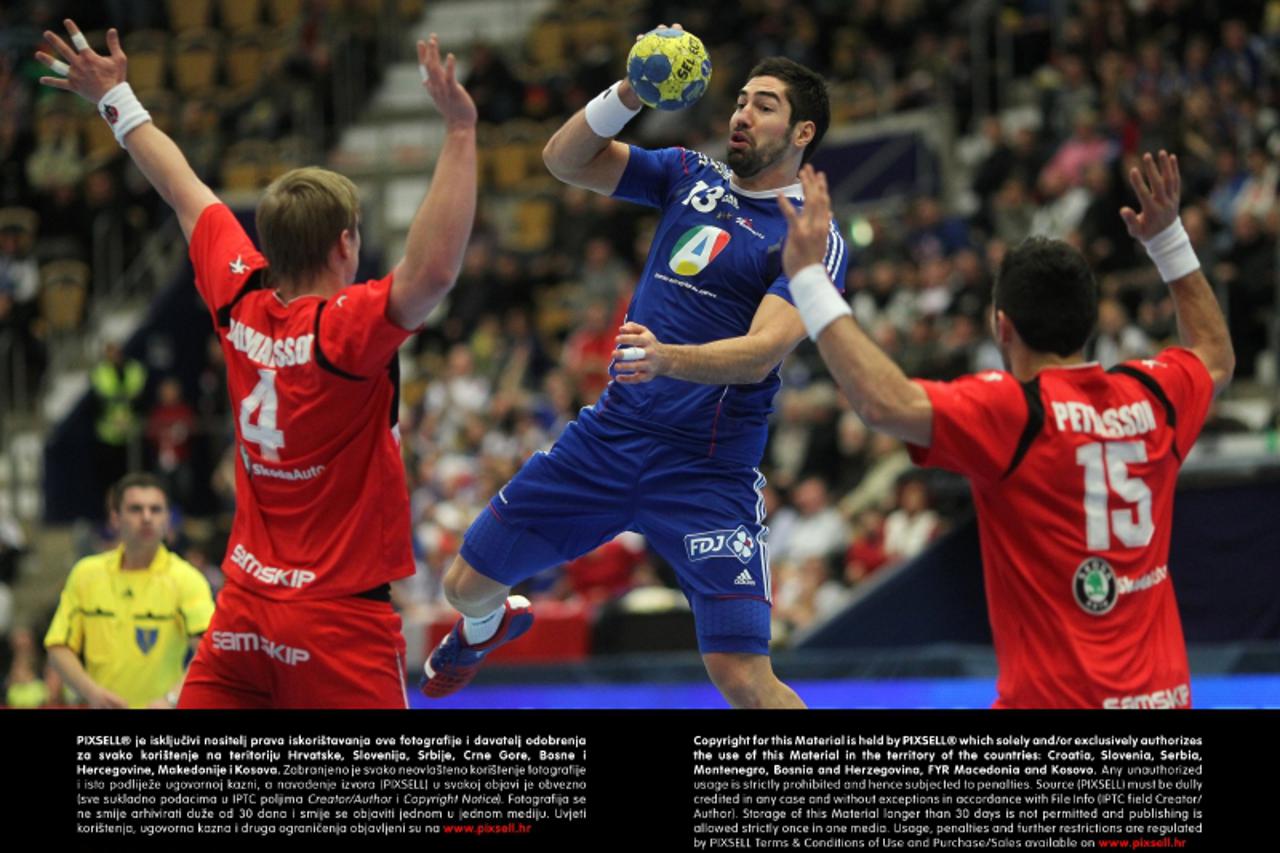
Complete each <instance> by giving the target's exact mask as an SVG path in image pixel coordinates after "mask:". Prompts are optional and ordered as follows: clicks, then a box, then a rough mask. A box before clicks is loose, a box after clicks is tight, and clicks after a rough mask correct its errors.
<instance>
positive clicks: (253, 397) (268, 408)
mask: <svg viewBox="0 0 1280 853" xmlns="http://www.w3.org/2000/svg"><path fill="white" fill-rule="evenodd" d="M278 407H279V399H278V398H277V397H276V372H275V371H274V370H266V369H259V370H258V384H257V385H255V386H253V390H252V391H251V392H249V396H247V397H245V398H244V399H243V400H241V401H240V439H241V440H242V441H244V442H246V443H250V444H256V445H258V452H259V453H260V454H261V455H262V458H263V459H266V460H267V461H268V462H279V461H280V448H282V447H284V430H282V429H279V428H278V426H277V418H278V417H279V412H278ZM254 415H257V416H258V420H257V423H254V420H253V416H254Z"/></svg>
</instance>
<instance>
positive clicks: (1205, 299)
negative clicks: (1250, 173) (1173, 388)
mask: <svg viewBox="0 0 1280 853" xmlns="http://www.w3.org/2000/svg"><path fill="white" fill-rule="evenodd" d="M1129 183H1130V184H1132V186H1133V190H1134V192H1136V193H1137V194H1138V200H1139V202H1140V203H1141V206H1142V211H1141V212H1140V213H1135V212H1134V210H1133V208H1131V207H1124V208H1121V209H1120V218H1122V219H1123V220H1124V224H1125V225H1126V226H1127V227H1128V229H1129V235H1130V236H1131V237H1133V238H1134V239H1136V240H1139V241H1140V242H1141V243H1142V245H1143V246H1144V247H1145V248H1146V250H1147V254H1149V255H1150V256H1151V259H1152V260H1153V261H1154V262H1155V264H1156V267H1157V268H1158V269H1159V270H1160V277H1161V278H1163V279H1164V281H1165V283H1166V284H1168V285H1169V293H1170V294H1171V295H1172V296H1173V309H1174V312H1175V313H1176V314H1177V317H1178V338H1179V340H1181V342H1182V344H1183V345H1184V346H1185V347H1186V348H1187V349H1189V350H1191V351H1192V352H1194V353H1195V354H1196V355H1197V356H1198V357H1199V358H1200V360H1201V361H1202V362H1204V366H1205V367H1206V368H1207V369H1208V371H1209V376H1210V377H1212V379H1213V390H1214V393H1215V394H1220V393H1222V391H1223V390H1224V389H1225V388H1226V387H1227V385H1228V384H1230V382H1231V374H1232V373H1234V372H1235V366H1236V355H1235V350H1234V348H1233V347H1232V345H1231V334H1230V332H1229V331H1228V330H1227V321H1226V319H1225V318H1224V317H1223V316H1222V307H1221V306H1219V305H1218V299H1217V297H1216V296H1214V294H1213V288H1212V287H1210V286H1209V282H1208V280H1207V279H1206V278H1205V277H1204V273H1203V272H1202V271H1201V269H1200V262H1199V260H1197V258H1196V256H1195V252H1194V251H1193V250H1192V248H1191V240H1190V239H1189V238H1188V237H1187V232H1186V231H1185V230H1184V229H1183V227H1182V220H1181V219H1180V218H1179V216H1178V209H1179V208H1178V200H1179V196H1180V195H1181V193H1182V175H1181V174H1180V173H1179V171H1178V158H1177V157H1176V156H1174V155H1171V154H1169V153H1167V152H1165V151H1161V152H1160V154H1159V161H1158V162H1157V159H1156V158H1154V157H1152V156H1151V155H1150V154H1146V155H1144V156H1143V158H1142V170H1141V171H1139V170H1138V169H1137V168H1136V167H1135V168H1133V169H1130V170H1129Z"/></svg>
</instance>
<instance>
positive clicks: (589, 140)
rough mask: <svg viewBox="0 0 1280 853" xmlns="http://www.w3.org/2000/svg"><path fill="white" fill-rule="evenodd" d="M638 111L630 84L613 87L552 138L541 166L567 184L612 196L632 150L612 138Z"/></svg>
mask: <svg viewBox="0 0 1280 853" xmlns="http://www.w3.org/2000/svg"><path fill="white" fill-rule="evenodd" d="M640 107H641V103H640V98H638V97H637V96H636V93H635V91H633V90H632V88H631V84H630V83H628V82H627V81H626V80H620V81H619V82H617V83H614V84H613V85H612V86H610V87H609V88H608V89H605V90H604V91H603V92H601V93H600V94H599V95H596V96H595V98H594V99H592V101H591V103H589V104H587V106H586V107H584V108H583V109H581V110H578V112H576V113H575V114H574V115H573V117H572V118H570V119H569V120H568V121H567V122H565V123H564V125H563V126H562V127H561V128H560V129H559V130H557V131H556V132H555V133H554V134H553V135H552V137H551V139H549V140H548V141H547V144H546V147H544V148H543V149H542V162H544V163H546V164H547V170H548V171H550V172H551V174H552V175H555V176H556V178H557V179H559V180H561V181H563V182H564V183H566V184H572V185H573V186H575V187H582V188H584V189H588V190H592V191H594V192H598V193H601V194H602V195H612V194H613V191H614V190H616V189H617V188H618V182H619V181H621V180H622V173H623V172H624V171H625V170H626V168H627V160H628V159H630V157H631V148H630V147H629V146H627V145H625V144H623V143H621V142H616V141H614V139H613V137H615V136H617V135H618V134H619V133H620V132H621V131H622V127H623V125H625V124H626V122H627V120H629V119H630V118H631V116H634V115H635V114H636V113H637V112H638V111H639V110H640ZM588 114H590V118H588ZM606 134H607V135H606Z"/></svg>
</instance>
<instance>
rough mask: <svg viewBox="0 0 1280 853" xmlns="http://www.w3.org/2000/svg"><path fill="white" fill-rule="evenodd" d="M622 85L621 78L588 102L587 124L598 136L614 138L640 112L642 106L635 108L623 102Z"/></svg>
mask: <svg viewBox="0 0 1280 853" xmlns="http://www.w3.org/2000/svg"><path fill="white" fill-rule="evenodd" d="M620 85H622V81H621V80H619V81H618V82H617V83H614V84H613V85H612V86H610V87H609V88H608V89H605V90H604V91H603V92H601V93H600V94H598V95H596V96H595V97H594V98H592V99H591V102H590V103H588V104H587V109H586V117H587V125H588V126H589V127H590V128H591V132H592V133H594V134H595V135H596V136H603V137H604V138H605V139H613V137H615V136H617V135H618V134H619V133H621V132H622V129H623V128H624V127H626V126H627V122H629V121H631V120H632V119H633V118H635V117H636V113H638V112H640V109H641V108H640V107H636V108H635V109H634V110H633V109H631V107H629V106H627V105H626V104H624V103H622V97H621V96H620V95H619V94H618V87H619V86H620Z"/></svg>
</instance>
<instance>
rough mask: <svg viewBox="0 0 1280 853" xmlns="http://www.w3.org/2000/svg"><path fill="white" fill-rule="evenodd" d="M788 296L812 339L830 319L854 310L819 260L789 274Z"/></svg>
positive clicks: (816, 337) (820, 332) (829, 322)
mask: <svg viewBox="0 0 1280 853" xmlns="http://www.w3.org/2000/svg"><path fill="white" fill-rule="evenodd" d="M791 298H792V299H794V300H795V303H796V310H798V311H799V312H800V319H801V320H803V321H804V330H805V331H806V332H808V333H809V337H810V339H812V340H814V341H816V340H817V339H818V335H820V334H822V330H823V329H825V328H826V327H827V326H829V325H830V324H831V323H832V322H833V321H835V320H836V319H838V318H840V317H843V316H844V315H846V314H850V315H851V314H853V309H851V308H850V307H849V303H848V302H845V301H844V297H843V296H841V295H840V291H838V290H836V287H835V285H834V284H832V283H831V279H830V278H828V277H827V269H826V267H824V266H823V265H822V264H810V265H809V266H807V267H805V268H804V269H802V270H800V272H798V273H796V274H795V275H793V276H792V277H791Z"/></svg>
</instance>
